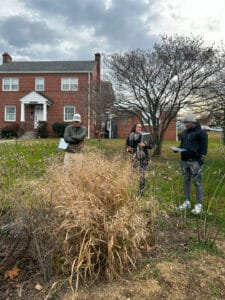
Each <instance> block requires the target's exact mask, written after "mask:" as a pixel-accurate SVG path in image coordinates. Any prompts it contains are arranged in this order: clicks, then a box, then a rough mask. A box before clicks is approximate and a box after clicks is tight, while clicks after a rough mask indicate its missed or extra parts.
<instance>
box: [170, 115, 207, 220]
mask: <svg viewBox="0 0 225 300" xmlns="http://www.w3.org/2000/svg"><path fill="white" fill-rule="evenodd" d="M183 122H184V125H185V127H186V129H185V130H184V131H183V132H182V134H181V143H180V147H179V148H182V149H185V151H182V152H181V170H182V174H183V178H184V202H183V204H181V205H180V206H179V207H178V209H179V210H185V209H187V208H191V203H190V196H191V179H192V180H193V183H194V185H195V190H196V204H195V207H194V209H192V211H191V212H192V213H193V214H195V215H197V214H200V213H201V212H202V210H203V207H202V202H203V187H202V175H203V173H202V165H203V163H204V159H205V157H206V154H207V149H208V135H207V133H206V131H205V130H202V129H201V126H200V124H199V123H198V122H197V121H196V118H195V117H194V115H193V114H187V115H186V116H185V117H184V118H183ZM175 152H176V151H175Z"/></svg>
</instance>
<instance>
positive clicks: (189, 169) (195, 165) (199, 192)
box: [181, 160, 203, 203]
mask: <svg viewBox="0 0 225 300" xmlns="http://www.w3.org/2000/svg"><path fill="white" fill-rule="evenodd" d="M181 171H182V174H183V177H184V197H185V199H184V200H188V201H190V197H191V179H192V180H193V183H194V185H195V190H196V202H197V203H202V199H203V188H202V168H201V166H200V164H199V162H198V161H183V160H182V161H181Z"/></svg>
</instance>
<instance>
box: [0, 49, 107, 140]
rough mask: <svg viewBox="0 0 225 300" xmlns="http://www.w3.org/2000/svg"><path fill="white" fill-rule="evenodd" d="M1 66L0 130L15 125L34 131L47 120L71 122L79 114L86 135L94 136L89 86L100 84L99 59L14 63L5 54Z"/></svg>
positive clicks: (98, 56) (50, 122)
mask: <svg viewBox="0 0 225 300" xmlns="http://www.w3.org/2000/svg"><path fill="white" fill-rule="evenodd" d="M2 58H3V63H2V65H0V128H2V127H5V126H7V125H10V124H13V123H17V124H20V125H21V126H22V127H23V128H24V129H25V131H32V130H33V131H35V129H36V128H37V125H38V121H46V122H47V124H48V130H49V132H50V135H51V125H52V124H53V123H55V122H65V123H66V122H68V124H69V123H71V121H72V118H73V115H74V113H75V112H77V113H80V114H81V117H82V122H83V125H84V126H86V127H87V130H88V136H89V137H94V134H95V114H96V113H95V111H94V109H93V99H92V98H93V97H92V91H91V89H92V87H93V86H95V88H96V86H97V85H100V80H101V74H100V69H101V65H100V64H101V61H100V60H101V57H100V54H98V53H97V54H95V59H94V60H93V61H13V59H12V57H11V56H10V55H9V54H8V53H4V54H3V55H2Z"/></svg>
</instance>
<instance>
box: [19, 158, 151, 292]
mask: <svg viewBox="0 0 225 300" xmlns="http://www.w3.org/2000/svg"><path fill="white" fill-rule="evenodd" d="M77 157H78V160H77V161H76V163H75V165H74V166H73V168H71V170H70V173H67V172H64V170H63V167H62V166H60V165H58V164H54V165H53V166H52V167H51V169H50V170H49V172H48V174H47V176H45V177H44V178H42V179H40V180H39V181H38V183H37V184H36V185H34V183H33V182H31V186H30V187H31V189H32V190H31V189H30V188H29V182H27V183H26V187H24V188H22V187H21V186H20V188H19V189H20V191H19V192H17V196H16V199H17V201H16V203H17V206H18V205H21V203H23V211H25V210H26V213H24V212H23V218H27V220H24V223H27V224H30V225H29V226H27V230H30V236H31V246H32V247H31V250H32V252H33V255H34V256H35V258H36V259H37V258H38V261H39V264H41V265H42V269H43V272H47V275H48V276H49V274H50V273H51V272H50V267H51V270H53V271H54V272H55V273H56V272H58V273H60V272H61V271H63V272H64V273H66V274H70V282H71V285H72V282H73V280H74V278H76V288H78V284H79V280H80V279H81V280H82V281H85V282H86V283H87V282H89V283H90V282H93V281H94V280H96V279H98V278H99V277H107V278H108V279H112V278H115V277H118V276H121V275H122V274H123V273H124V271H126V270H129V269H130V267H135V265H136V262H137V260H138V258H139V257H140V256H141V248H142V247H143V244H145V243H146V241H147V239H148V235H149V233H148V229H147V226H148V224H149V215H148V217H146V216H145V215H143V214H142V213H140V209H139V204H138V202H137V201H136V199H135V198H134V193H133V186H134V184H133V182H132V181H131V180H129V178H130V174H129V173H130V166H129V163H127V162H124V161H121V160H119V159H114V160H113V161H108V160H107V159H105V158H104V157H103V156H102V155H101V154H99V153H95V154H94V153H89V154H88V153H85V154H82V155H79V156H77ZM21 191H22V192H21ZM30 193H32V201H29V194H30ZM24 203H25V204H24ZM14 210H17V211H18V212H19V211H21V209H14ZM46 214H47V215H48V217H46V218H44V216H45V215H46ZM28 219H29V220H28ZM39 221H41V222H42V224H40V226H37V224H38V222H39ZM35 232H36V233H35ZM41 232H43V233H44V237H45V238H43V235H41ZM41 237H42V238H41ZM38 239H40V245H38ZM42 256H44V258H45V259H42ZM46 259H49V260H50V261H49V262H47V261H46ZM47 265H48V268H47V267H46V270H45V269H44V266H47ZM46 277H47V276H46Z"/></svg>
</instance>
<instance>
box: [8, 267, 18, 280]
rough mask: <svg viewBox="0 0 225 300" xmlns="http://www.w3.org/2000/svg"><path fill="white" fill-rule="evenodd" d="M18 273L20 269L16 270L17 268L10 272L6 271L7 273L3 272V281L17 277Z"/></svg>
mask: <svg viewBox="0 0 225 300" xmlns="http://www.w3.org/2000/svg"><path fill="white" fill-rule="evenodd" d="M19 272H20V269H19V268H17V267H14V268H12V269H11V270H8V271H6V272H5V275H4V279H9V280H11V279H13V278H14V277H16V276H18V274H19Z"/></svg>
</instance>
